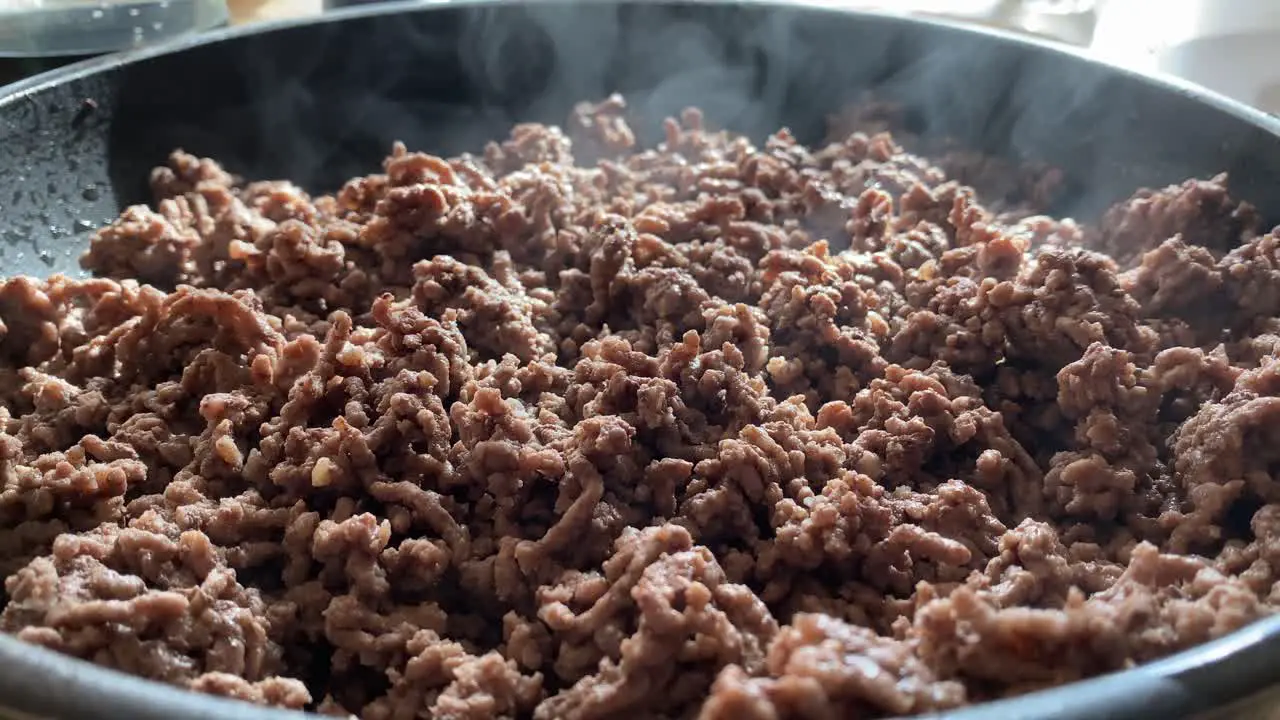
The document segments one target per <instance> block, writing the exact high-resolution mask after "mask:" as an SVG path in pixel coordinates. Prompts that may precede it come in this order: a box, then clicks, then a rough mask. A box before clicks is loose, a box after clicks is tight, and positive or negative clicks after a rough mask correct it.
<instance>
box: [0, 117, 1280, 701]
mask: <svg viewBox="0 0 1280 720" xmlns="http://www.w3.org/2000/svg"><path fill="white" fill-rule="evenodd" d="M953 164H954V166H955V167H954V168H948V167H946V163H943V164H941V165H937V164H933V163H931V162H929V161H926V160H924V159H922V158H921V157H918V156H916V155H913V154H910V153H908V152H906V151H905V150H904V149H903V148H902V147H901V146H900V145H899V144H897V142H896V141H895V140H894V138H893V137H892V136H890V135H889V134H886V133H883V132H871V133H867V132H853V133H852V134H846V135H845V136H843V137H841V138H840V139H839V140H838V141H836V142H833V143H831V144H829V145H827V146H825V147H823V148H821V149H817V150H811V149H807V148H805V147H803V146H801V145H800V144H798V143H797V142H796V140H795V139H794V138H793V137H792V136H791V135H790V134H788V133H787V132H786V131H782V132H779V133H778V134H776V135H774V136H773V137H770V138H769V139H768V140H767V141H766V142H765V143H764V144H763V146H758V145H755V144H753V143H752V142H751V141H750V140H748V139H747V138H744V137H739V136H735V135H732V134H728V133H724V132H715V131H712V130H710V129H708V128H707V127H705V126H704V124H703V119H702V117H701V116H700V114H699V113H698V112H696V111H693V110H690V111H687V112H686V113H684V114H683V115H682V117H681V118H679V119H678V120H670V121H668V122H667V123H666V138H665V141H664V142H662V143H661V144H659V145H658V146H657V147H655V148H652V149H643V148H640V147H637V146H636V140H635V134H634V133H633V131H632V130H631V128H630V126H629V125H628V122H627V119H626V106H625V103H624V102H623V101H622V100H621V99H620V98H617V97H613V98H609V99H607V100H605V101H603V102H601V103H598V104H584V105H581V106H579V107H578V108H577V109H576V110H575V112H574V113H573V114H572V116H571V118H570V119H569V122H568V123H567V124H566V125H565V127H564V129H563V130H562V129H559V128H556V127H547V126H542V125H521V126H517V127H516V128H515V129H514V130H513V131H512V133H511V135H510V137H509V138H508V139H507V140H504V141H502V142H500V143H495V144H492V145H490V146H489V147H488V148H486V149H485V151H484V153H483V156H480V157H472V156H463V157H459V158H456V159H449V160H446V159H441V158H438V157H433V156H431V155H426V154H420V153H415V152H410V151H408V150H407V149H406V148H404V147H403V146H400V145H397V146H396V147H395V148H394V149H393V151H392V153H391V156H390V157H388V158H387V159H386V161H385V163H384V168H383V172H382V173H378V174H374V175H369V176H367V177H360V178H356V179H353V180H351V181H350V182H348V183H347V184H346V185H345V186H344V187H342V188H341V190H339V191H338V192H337V193H336V194H334V195H325V196H318V197H313V196H310V195H308V194H307V193H306V192H303V191H302V190H301V189H299V188H298V187H296V186H294V185H292V184H290V183H289V182H250V183H247V184H245V183H242V182H241V181H240V180H238V179H237V178H234V177H233V176H232V175H230V174H228V172H226V171H225V170H223V169H222V168H221V167H220V166H219V165H218V164H216V163H215V162H213V161H212V160H208V159H201V158H197V157H193V156H191V155H188V154H184V153H182V152H177V153H175V154H174V155H173V156H172V157H171V159H170V161H169V164H168V166H166V167H162V168H159V169H157V170H156V171H155V172H154V175H153V176H152V185H153V188H154V191H155V195H156V204H155V205H154V209H151V208H148V207H142V206H139V207H132V208H129V209H128V210H126V211H125V212H124V214H123V215H122V216H121V217H120V218H119V219H118V220H116V221H115V222H114V223H113V224H111V225H110V226H109V227H105V228H104V229H102V230H101V231H100V232H99V233H98V234H97V236H96V238H95V239H94V241H93V244H92V248H91V249H90V250H89V251H88V253H87V255H86V256H85V265H86V266H87V267H88V268H90V269H92V270H93V271H95V273H96V277H95V278H94V279H88V280H74V279H69V278H67V277H62V276H54V277H51V278H48V279H43V280H37V279H32V278H26V277H17V278H12V279H9V280H5V281H3V282H0V320H2V323H0V430H2V432H0V480H2V486H0V577H4V578H5V583H4V594H3V596H0V606H2V607H3V613H2V614H0V629H2V630H4V631H5V632H9V633H12V634H14V635H16V636H17V637H19V638H21V639H23V640H25V641H27V642H31V643H36V644H39V645H43V646H46V647H49V648H53V649H55V650H57V651H59V652H62V653H66V654H69V655H74V656H76V657H80V658H85V659H87V660H91V661H93V662H96V663H99V664H101V665H105V666H108V667H112V668H117V669H119V670H122V671H124V672H127V673H132V674H135V675H139V676H142V677H147V678H153V679H156V680H160V681H163V682H167V683H172V684H174V685H177V686H181V687H185V688H190V689H192V690H196V691H200V692H205V693H213V694H218V695H225V696H231V697H236V698H242V699H245V700H249V701H253V702H257V703H264V704H270V705H276V706H284V707H289V708H299V709H308V710H313V711H316V712H320V713H324V714H329V715H337V716H351V715H354V716H359V717H360V718H364V719H366V720H383V719H387V720H389V719H392V718H395V719H410V718H495V717H505V718H536V719H538V720H551V719H552V718H566V719H570V720H572V719H578V718H607V717H645V718H694V717H697V718H705V719H707V720H719V719H728V720H757V719H758V720H784V719H786V718H872V717H882V716H889V715H905V714H912V713H918V712H924V711H930V710H939V709H946V708H953V707H957V706H962V705H966V704H971V703H979V702H983V701H987V700H990V699H994V698H1000V697H1004V696H1009V695H1013V694H1018V693H1025V692H1028V691H1031V690H1035V689H1037V688H1043V687H1046V686H1051V685H1057V684H1061V683H1067V682H1071V681H1073V680H1077V679H1080V678H1084V677H1088V676H1092V675H1098V674H1101V673H1106V672H1109V671H1114V670H1120V669H1123V668H1126V667H1129V666H1132V665H1134V664H1137V663H1143V662H1147V661H1149V660H1152V659H1154V658H1158V657H1160V656H1163V655H1167V654H1169V653H1172V652H1175V651H1177V650H1181V649H1184V648H1188V647H1190V646H1193V645H1196V644H1198V643H1202V642H1205V641H1207V640H1210V639H1212V638H1215V637H1218V636H1221V635H1223V634H1225V633H1229V632H1231V631H1232V630H1234V629H1237V628H1239V627H1241V626H1243V625H1245V624H1247V623H1249V622H1251V621H1254V620H1256V619H1258V618H1260V617H1263V616H1266V615H1267V614H1269V613H1271V612H1273V610H1274V609H1275V608H1276V607H1278V606H1280V586H1278V585H1276V584H1275V583H1276V581H1277V579H1280V578H1278V575H1280V483H1277V482H1276V481H1275V480H1274V479H1273V478H1274V472H1275V471H1276V469H1277V468H1280V359H1278V356H1277V351H1278V350H1280V235H1278V234H1276V233H1272V234H1258V233H1257V232H1256V225H1257V221H1256V214H1255V213H1254V212H1253V210H1252V209H1251V208H1250V207H1248V206H1247V205H1244V204H1242V203H1239V202H1236V201H1235V200H1233V199H1232V198H1231V197H1230V195H1229V194H1228V191H1227V189H1226V178H1224V177H1217V178H1212V179H1202V180H1190V181H1187V182H1186V183H1183V184H1181V185H1178V186H1173V187H1168V188H1165V189H1162V190H1155V191H1153V190H1143V191H1140V192H1139V193H1138V194H1136V195H1134V196H1133V198H1132V199H1130V200H1128V201H1127V202H1124V203H1122V204H1121V205H1119V206H1117V207H1115V208H1114V209H1113V210H1111V211H1110V212H1108V213H1107V214H1106V216H1105V217H1103V218H1102V219H1101V220H1100V221H1099V222H1098V223H1097V224H1096V225H1095V226H1084V225H1078V224H1076V223H1074V222H1072V221H1069V220H1063V221H1057V220H1053V219H1049V218H1047V217H1042V216H1035V215H1029V214H1028V213H1029V212H1031V210H1029V208H1033V207H1034V206H1035V203H1036V202H1037V201H1038V200H1039V199H1042V198H1043V197H1044V196H1045V195H1046V194H1048V193H1050V192H1051V191H1052V188H1053V186H1054V181H1055V177H1056V176H1055V175H1054V173H1053V172H1051V171H1049V172H1038V173H1022V174H1021V175H1018V173H1019V172H1021V171H1018V170H1016V169H1010V168H1005V170H1004V172H1006V174H1007V177H1014V176H1017V177H1015V180H1016V182H1012V183H1008V182H1006V183H1005V185H1004V187H1003V189H999V188H997V189H996V190H994V191H993V193H994V195H991V196H990V197H991V198H992V199H993V204H991V205H989V206H986V207H984V205H982V204H980V203H979V200H978V198H977V197H975V191H974V190H973V189H972V187H971V186H970V185H968V184H964V182H963V181H957V180H955V179H952V178H956V177H961V178H962V176H964V175H965V174H966V173H968V174H969V175H974V174H975V173H976V174H982V168H981V167H979V166H981V165H982V163H980V162H975V161H974V159H973V158H968V159H965V158H960V159H959V160H957V161H956V162H955V163H953ZM984 167H986V168H987V169H988V170H989V169H990V167H991V166H990V164H988V165H987V166H984ZM975 168H977V169H975ZM1008 173H1012V175H1008ZM987 174H991V173H989V172H988V173H987ZM1007 177H1006V179H1007ZM1019 188H1020V189H1019Z"/></svg>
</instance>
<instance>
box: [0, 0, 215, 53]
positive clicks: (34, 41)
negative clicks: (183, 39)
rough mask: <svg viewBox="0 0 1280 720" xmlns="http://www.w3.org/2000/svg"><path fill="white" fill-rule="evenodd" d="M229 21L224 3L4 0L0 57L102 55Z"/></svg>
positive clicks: (202, 0)
mask: <svg viewBox="0 0 1280 720" xmlns="http://www.w3.org/2000/svg"><path fill="white" fill-rule="evenodd" d="M226 22H227V4H226V0H124V1H116V0H0V58H9V59H15V58H78V57H85V56H90V55H98V54H101V53H107V52H114V51H117V50H125V49H129V48H134V47H139V46H142V45H149V44H151V43H155V42H159V41H162V40H170V39H172V38H175V37H180V36H183V35H187V34H190V33H196V32H201V31H204V30H209V29H211V28H214V27H218V26H220V25H224V24H226Z"/></svg>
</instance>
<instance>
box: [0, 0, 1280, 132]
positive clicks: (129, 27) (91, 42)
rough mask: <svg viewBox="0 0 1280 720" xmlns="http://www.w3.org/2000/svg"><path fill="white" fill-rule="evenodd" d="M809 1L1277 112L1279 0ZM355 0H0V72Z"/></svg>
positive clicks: (8, 75) (5, 76) (17, 73)
mask: <svg viewBox="0 0 1280 720" xmlns="http://www.w3.org/2000/svg"><path fill="white" fill-rule="evenodd" d="M366 1H367V0H366ZM431 1H433V2H441V1H442V0H431ZM806 1H808V2H821V3H827V4H831V5H834V6H846V7H860V8H875V9H880V10H886V11H890V12H901V13H919V14H925V15H934V16H942V17H948V18H953V19H957V20H961V21H965V22H973V23H979V24H984V25H988V26H994V27H1000V28H1004V29H1007V30H1013V31H1016V32H1022V33H1029V34H1033V35H1037V36H1040V37H1043V38H1047V39H1050V40H1053V41H1057V42H1062V43H1067V44H1070V45H1073V46H1076V47H1079V48H1087V49H1089V51H1090V52H1092V53H1094V54H1096V55H1098V56H1100V57H1102V58H1105V59H1107V60H1110V61H1112V62H1116V63H1119V64H1122V65H1125V66H1128V67H1132V68H1134V69H1138V70H1143V71H1154V72H1164V73H1168V74H1172V75H1176V76H1179V77H1182V78H1184V79H1186V80H1189V81H1191V82H1195V83H1198V84H1201V85H1204V86H1207V87H1209V88H1212V89H1214V90H1217V91H1218V92H1221V93H1223V94H1225V95H1228V96H1230V97H1233V98H1235V99H1237V100H1240V101H1242V102H1245V103H1248V104H1251V105H1254V106H1256V107H1258V108H1260V109H1262V110H1265V111H1267V112H1271V113H1276V114H1280V0H879V1H876V0H806ZM351 4H362V0H0V83H4V82H9V81H12V80H15V79H17V78H19V77H22V76H24V75H29V74H31V73H34V72H38V71H40V70H43V69H47V68H49V67H54V66H57V65H60V64H65V63H67V62H70V61H71V60H74V59H79V58H83V57H88V56H92V55H95V54H100V53H103V52H108V51H111V50H117V49H126V48H130V47H137V46H142V45H149V44H153V43H157V42H163V41H166V40H171V39H173V38H174V37H180V36H184V35H190V34H191V33H195V32H201V31H204V30H208V29H211V28H215V27H220V26H224V25H227V24H231V25H239V24H246V23H253V22H263V21H270V20H282V19H288V18H299V17H308V16H312V15H316V14H319V13H322V12H325V11H327V10H332V9H334V8H335V7H337V6H341V5H351Z"/></svg>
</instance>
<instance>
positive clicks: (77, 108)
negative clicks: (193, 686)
mask: <svg viewBox="0 0 1280 720" xmlns="http://www.w3.org/2000/svg"><path fill="white" fill-rule="evenodd" d="M868 90H874V91H875V92H876V94H877V97H880V98H884V99H888V100H893V101H896V102H899V103H902V105H903V106H904V107H905V109H906V122H907V124H908V126H909V129H910V130H912V131H913V132H916V133H920V134H922V135H924V136H931V137H947V138H952V139H954V140H956V141H958V142H959V143H960V144H961V145H963V146H966V147H968V148H971V149H975V150H980V151H984V152H987V153H991V154H995V155H1000V156H1005V157H1009V158H1013V159H1019V160H1036V161H1041V162H1047V163H1050V164H1053V165H1055V166H1057V167H1059V168H1061V169H1062V170H1063V172H1064V174H1065V177H1066V185H1065V190H1064V192H1063V193H1062V194H1061V195H1060V197H1059V199H1058V201H1057V206H1056V207H1054V208H1052V210H1053V212H1055V213H1062V214H1068V215H1074V216H1076V217H1079V218H1082V219H1085V220H1088V219H1092V218H1095V217H1096V216H1097V214H1098V213H1099V212H1100V211H1101V210H1102V209H1104V208H1105V207H1106V206H1108V205H1109V204H1111V203H1113V202H1115V201H1117V200H1120V199H1123V198H1124V197H1126V196H1128V195H1129V194H1130V193H1131V192H1132V191H1133V190H1134V189H1135V188H1137V187H1139V186H1143V185H1146V186H1159V185H1164V184H1167V183H1171V182H1177V181H1180V180H1182V179H1185V178H1187V177H1191V176H1201V177H1203V176H1207V175H1211V174H1214V173H1217V172H1220V171H1223V170H1226V171H1228V172H1230V174H1231V178H1232V187H1233V192H1234V193H1235V194H1236V195H1237V196H1238V197H1240V198H1242V199H1245V200H1248V201H1250V202H1252V203H1254V204H1255V205H1257V206H1258V207H1260V208H1261V209H1262V210H1263V211H1264V212H1263V216H1264V220H1265V221H1266V222H1268V223H1271V224H1275V223H1277V222H1278V221H1280V216H1277V215H1276V212H1277V211H1280V182H1277V181H1276V180H1277V178H1276V170H1275V169H1276V168H1280V134H1278V132H1277V131H1278V130H1280V123H1277V121H1275V120H1274V119H1272V118H1270V117H1269V116H1266V115H1264V114H1261V113H1259V112H1256V111H1253V110H1250V109H1248V108H1246V107H1244V106H1241V105H1238V104H1236V103H1233V102H1231V101H1228V100H1225V99H1222V98H1220V97H1217V96H1215V95H1212V94H1210V93H1207V92H1205V91H1203V90H1200V89H1195V88H1192V87H1190V86H1186V85H1183V84H1180V83H1177V82H1175V81H1172V80H1168V79H1158V78H1152V77H1147V76H1142V75H1137V74H1133V73H1130V72H1126V71H1124V70H1121V69H1118V68H1116V67H1111V66H1108V65H1105V64H1101V63H1098V62H1095V61H1092V60H1089V59H1088V58H1085V57H1082V56H1079V55H1075V54H1072V53H1071V52H1068V51H1066V50H1063V49H1059V48H1056V47H1054V46H1051V45H1047V44H1042V43H1039V42H1036V41H1032V40H1028V39H1025V38H1020V37H1014V36H1011V35H1006V34H1002V33H999V32H995V31H990V30H978V29H972V28H967V27H960V26H956V25H952V24H948V23H946V22H942V21H937V20H922V19H909V18H905V17H898V16H893V15H885V14H876V13H865V12H854V11H850V10H844V9H838V8H833V7H824V6H821V5H817V4H809V3H806V2H798V3H797V2H787V3H785V4H782V3H770V2H733V3H729V2H720V1H712V2H707V1H703V2H652V1H645V0H600V1H597V2H565V1H563V0H542V1H541V2H537V3H519V2H509V1H505V0H455V1H453V2H448V3H444V4H422V3H416V4H412V5H384V6H378V7H366V8H356V9H352V10H347V11H343V12H340V13H337V14H334V15H332V16H328V17H323V18H320V19H316V20H308V21H305V22H285V23H276V24H272V25H267V26H263V27H258V28H250V29H239V30H231V31H224V32H220V33H216V34H213V35H210V36H207V37H205V38H202V39H198V40H191V41H185V42H181V43H178V44H175V45H170V46H168V47H165V48H160V49H154V50H147V51H140V52H134V53H130V54H125V55H120V56H114V57H107V58H101V59H97V60H91V61H87V62H84V63H80V64H77V65H74V66H71V67H68V68H63V69H60V70H56V71H54V72H51V73H48V74H45V75H40V76H37V77H34V78H31V79H29V80H26V81H23V82H20V83H18V84H15V85H11V86H9V87H8V88H6V89H4V90H3V91H0V273H4V274H15V273H30V274H35V275H48V274H50V273H53V272H67V273H73V274H78V273H79V272H80V271H79V267H78V265H77V256H78V254H79V253H80V252H81V251H82V250H83V248H84V247H85V244H86V242H87V240H88V237H89V235H90V233H91V232H92V229H93V228H94V227H96V226H99V225H101V224H102V223H103V222H105V221H107V220H109V219H110V218H112V217H113V216H115V215H116V214H117V213H118V212H119V211H120V210H121V208H123V207H125V206H126V205H128V204H130V203H135V202H141V201H145V200H146V199H147V189H146V178H147V175H148V171H149V169H150V168H151V167H153V166H154V165H156V164H159V163H161V162H163V160H164V158H165V157H166V155H167V153H168V152H169V151H170V150H172V149H173V148H175V147H182V148H184V149H186V150H188V151H191V152H194V153H197V154H199V155H206V156H211V157H215V158H218V159H219V160H222V161H224V162H225V164H226V165H227V166H228V167H229V168H230V169H231V170H232V171H234V172H237V173H239V174H242V175H245V176H247V177H253V178H277V177H286V178H290V179H293V180H294V181H296V182H299V183H300V184H302V185H303V186H304V187H307V188H309V189H313V190H317V189H333V188H336V187H337V186H338V185H339V184H340V183H341V182H342V181H343V180H344V179H346V178H348V177H351V176H353V175H357V174H365V173H368V172H369V171H371V170H372V169H374V168H376V167H377V163H378V161H379V160H380V159H381V158H382V157H383V156H384V155H385V153H386V151H387V150H388V148H389V147H390V144H391V142H392V141H393V140H397V139H400V140H404V141H405V142H406V143H407V144H408V145H409V146H410V147H413V148H417V149H423V150H426V151H430V152H435V153H439V154H453V153H457V152H460V151H464V150H476V149H478V148H480V147H481V146H482V144H483V143H484V142H485V141H486V140H488V139H491V138H494V137H500V136H502V135H504V134H505V133H506V131H507V130H508V129H509V128H510V126H511V124H512V123H514V122H516V121H524V120H540V121H550V122H559V121H561V120H562V119H563V118H564V117H565V116H566V112H567V110H568V109H569V108H570V107H571V105H572V103H573V102H575V101H578V100H582V99H589V98H599V97H602V96H604V95H606V94H608V93H609V92H613V91H620V92H623V93H625V94H626V95H627V96H628V99H629V101H630V103H631V105H632V107H633V109H634V110H635V112H636V114H637V115H638V116H639V117H640V119H641V121H640V122H639V124H638V127H639V129H640V134H641V135H642V136H643V135H644V134H645V133H646V132H648V133H653V132H656V131H657V129H658V122H657V121H658V120H659V119H660V118H662V117H664V116H666V115H671V114H674V113H677V112H678V111H679V110H680V109H681V108H683V107H685V106H687V105H698V106H700V107H702V108H703V109H704V110H705V111H706V113H707V117H708V118H710V119H712V120H715V121H717V122H722V123H724V124H726V125H727V126H729V127H730V128H732V129H735V130H739V131H742V132H746V133H749V134H752V135H754V136H757V137H760V136H763V135H764V134H765V133H767V132H770V131H772V130H774V129H776V128H778V127H782V126H786V127H789V128H791V130H792V131H793V132H794V133H795V134H796V135H797V136H798V137H799V138H800V139H801V140H802V141H807V142H814V141H817V140H818V139H819V138H820V136H821V135H822V132H823V128H824V125H825V120H826V116H827V114H828V113H830V112H833V111H835V110H837V109H838V108H839V107H841V106H842V105H844V104H845V103H846V102H847V101H849V100H853V99H857V98H858V97H860V96H862V94H863V93H865V92H866V91H868ZM1268 213H1270V214H1268ZM1276 685H1280V618H1277V619H1272V620H1267V621H1262V622H1259V623H1257V624H1254V625H1252V626H1250V627H1248V628H1245V629H1243V630H1241V631H1239V632H1237V633H1235V634H1233V635H1231V636H1229V637H1226V638H1223V639H1222V640H1219V641H1217V642H1214V643H1211V644H1208V645H1204V646H1201V647H1198V648H1194V649H1192V650H1190V651H1187V652H1184V653H1182V654H1179V655H1177V656H1174V657H1172V658H1169V659H1166V660H1163V661H1161V662H1157V663H1154V664H1151V665H1146V666H1143V667H1139V668H1136V669H1133V670H1128V671H1125V672H1121V673H1116V674H1112V675H1109V676H1104V677H1102V678H1099V679H1095V680H1091V681H1087V682H1082V683H1076V684H1073V685H1069V686H1066V687H1063V688H1058V689H1055V690H1050V691H1045V692H1040V693H1035V694H1031V695H1027V696H1023V697H1020V698H1016V699H1013V700H1009V701H1004V702H1003V703H1000V704H998V705H988V706H982V707H978V708H972V709H968V710H964V711H960V712H957V713H954V714H953V716H954V717H958V718H979V717H1000V718H1015V719H1016V718H1045V719H1049V718H1055V719H1059V718H1060V719H1062V720H1067V719H1072V720H1075V719H1083V718H1138V717H1143V718H1146V717H1162V718H1183V717H1207V716H1206V715H1204V713H1206V712H1212V713H1214V716H1215V717H1218V716H1222V717H1258V716H1259V715H1258V714H1257V712H1260V710H1259V708H1263V707H1276V706H1280V699H1277V698H1275V697H1271V698H1270V699H1268V698H1267V697H1266V696H1265V695H1264V694H1263V693H1265V691H1267V690H1268V689H1269V688H1271V687H1273V686H1276ZM1238 702H1252V703H1253V706H1252V710H1248V709H1244V708H1245V706H1244V705H1238V704H1235V703H1238ZM5 707H7V708H9V710H8V715H9V716H12V717H24V718H25V717H46V718H79V717H107V718H110V717H128V718H139V719H148V718H155V719H157V720H160V719H164V720H169V719H171V718H207V719H209V720H214V719H216V718H228V719H230V718H245V719H249V720H269V719H275V718H280V719H281V720H283V719H284V718H290V717H294V718H297V717H301V716H299V715H297V714H293V713H286V712H280V711H274V710H266V709H261V708H255V707H251V706H248V705H244V704H241V703H238V702H235V701H231V700H223V699H215V698H210V697H205V696H201V695H196V694H193V693H187V692H185V691H180V690H177V689H174V688H170V687H168V686H164V685H160V684H155V683H151V682H147V681H143V680H138V679H135V678H130V677H125V676H123V675H120V674H117V673H114V672H112V671H109V670H105V669H102V668H98V667H95V666H92V665H89V664H87V663H84V662H81V661H78V660H74V659H70V658H66V657H63V656H60V655H57V654H54V653H51V652H49V651H46V650H43V649H39V648H34V647H29V646H26V645H24V644H22V643H19V642H18V641H16V640H14V639H12V638H10V637H7V636H2V635H0V708H5ZM1223 713H1225V715H1224V714H1223ZM4 715H5V712H3V711H0V716H4Z"/></svg>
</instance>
